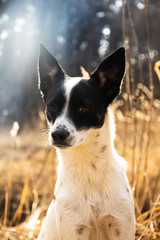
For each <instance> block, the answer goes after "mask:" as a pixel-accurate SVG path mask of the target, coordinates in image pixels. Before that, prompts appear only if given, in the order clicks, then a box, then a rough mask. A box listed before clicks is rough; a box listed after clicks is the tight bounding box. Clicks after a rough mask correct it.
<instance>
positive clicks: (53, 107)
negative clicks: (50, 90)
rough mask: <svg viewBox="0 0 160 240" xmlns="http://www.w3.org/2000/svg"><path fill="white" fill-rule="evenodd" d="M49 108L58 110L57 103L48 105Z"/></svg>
mask: <svg viewBox="0 0 160 240" xmlns="http://www.w3.org/2000/svg"><path fill="white" fill-rule="evenodd" d="M48 108H49V109H50V110H52V111H56V110H57V106H56V104H52V105H50V106H48Z"/></svg>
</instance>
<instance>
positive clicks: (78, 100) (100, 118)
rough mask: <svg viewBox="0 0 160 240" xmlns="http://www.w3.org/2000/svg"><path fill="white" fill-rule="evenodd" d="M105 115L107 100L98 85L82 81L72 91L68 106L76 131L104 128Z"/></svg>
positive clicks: (89, 81)
mask: <svg viewBox="0 0 160 240" xmlns="http://www.w3.org/2000/svg"><path fill="white" fill-rule="evenodd" d="M83 110H84V111H83ZM105 113H106V103H105V98H104V95H103V94H102V92H101V90H100V89H99V88H98V86H97V85H96V83H95V82H92V81H91V80H81V81H80V82H79V83H78V84H77V85H76V86H75V87H74V88H73V89H72V91H71V94H70V99H69V106H68V115H69V116H68V117H69V118H70V119H71V121H72V122H73V123H74V125H75V127H76V129H77V130H83V129H89V128H100V127H102V125H103V123H104V118H105Z"/></svg>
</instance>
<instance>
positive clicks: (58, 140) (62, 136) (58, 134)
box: [51, 130, 69, 144]
mask: <svg viewBox="0 0 160 240" xmlns="http://www.w3.org/2000/svg"><path fill="white" fill-rule="evenodd" d="M51 135H52V138H53V141H54V143H55V144H63V143H64V141H65V140H66V138H67V137H68V136H69V132H68V131H66V130H56V131H54V132H53V133H52V134H51Z"/></svg>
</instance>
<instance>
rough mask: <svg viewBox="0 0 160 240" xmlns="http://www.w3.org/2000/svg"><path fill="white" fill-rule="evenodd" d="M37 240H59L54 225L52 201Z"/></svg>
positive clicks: (53, 204)
mask: <svg viewBox="0 0 160 240" xmlns="http://www.w3.org/2000/svg"><path fill="white" fill-rule="evenodd" d="M37 240H60V237H59V235H58V231H57V224H56V212H55V203H54V200H53V201H52V202H51V204H50V206H49V208H48V211H47V215H46V219H45V222H44V224H43V226H42V229H41V231H40V234H39V236H38V238H37Z"/></svg>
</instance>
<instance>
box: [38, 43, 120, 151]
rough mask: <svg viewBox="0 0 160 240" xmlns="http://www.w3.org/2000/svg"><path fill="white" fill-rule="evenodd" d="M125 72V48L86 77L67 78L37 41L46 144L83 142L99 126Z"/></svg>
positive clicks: (57, 144) (65, 145)
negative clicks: (91, 130) (47, 135)
mask: <svg viewBox="0 0 160 240" xmlns="http://www.w3.org/2000/svg"><path fill="white" fill-rule="evenodd" d="M124 71H125V50H124V48H120V49H118V50H117V51H116V52H114V53H113V54H112V55H110V56H109V57H108V58H106V59H105V60H104V61H103V62H102V63H101V64H100V65H99V67H98V68H97V69H96V70H95V71H94V72H92V73H91V74H90V77H89V78H88V79H85V78H83V77H69V76H67V75H66V73H65V72H64V70H63V69H62V67H61V66H60V65H59V63H58V62H57V60H56V59H55V57H54V56H53V55H52V54H51V53H50V52H49V51H48V50H47V48H46V47H45V46H44V45H43V44H41V46H40V56H39V87H40V91H41V94H42V97H43V99H44V101H45V107H46V116H47V121H48V123H49V126H50V134H49V141H50V144H51V145H53V146H56V147H59V148H66V147H74V146H77V145H79V144H80V143H82V142H83V140H84V139H85V138H86V136H87V135H88V134H89V131H90V129H91V128H101V127H102V126H103V124H104V119H105V113H106V111H107V107H108V105H109V104H110V103H112V101H113V100H114V99H115V98H116V96H117V95H118V94H119V91H120V86H121V81H122V79H123V75H124Z"/></svg>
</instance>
